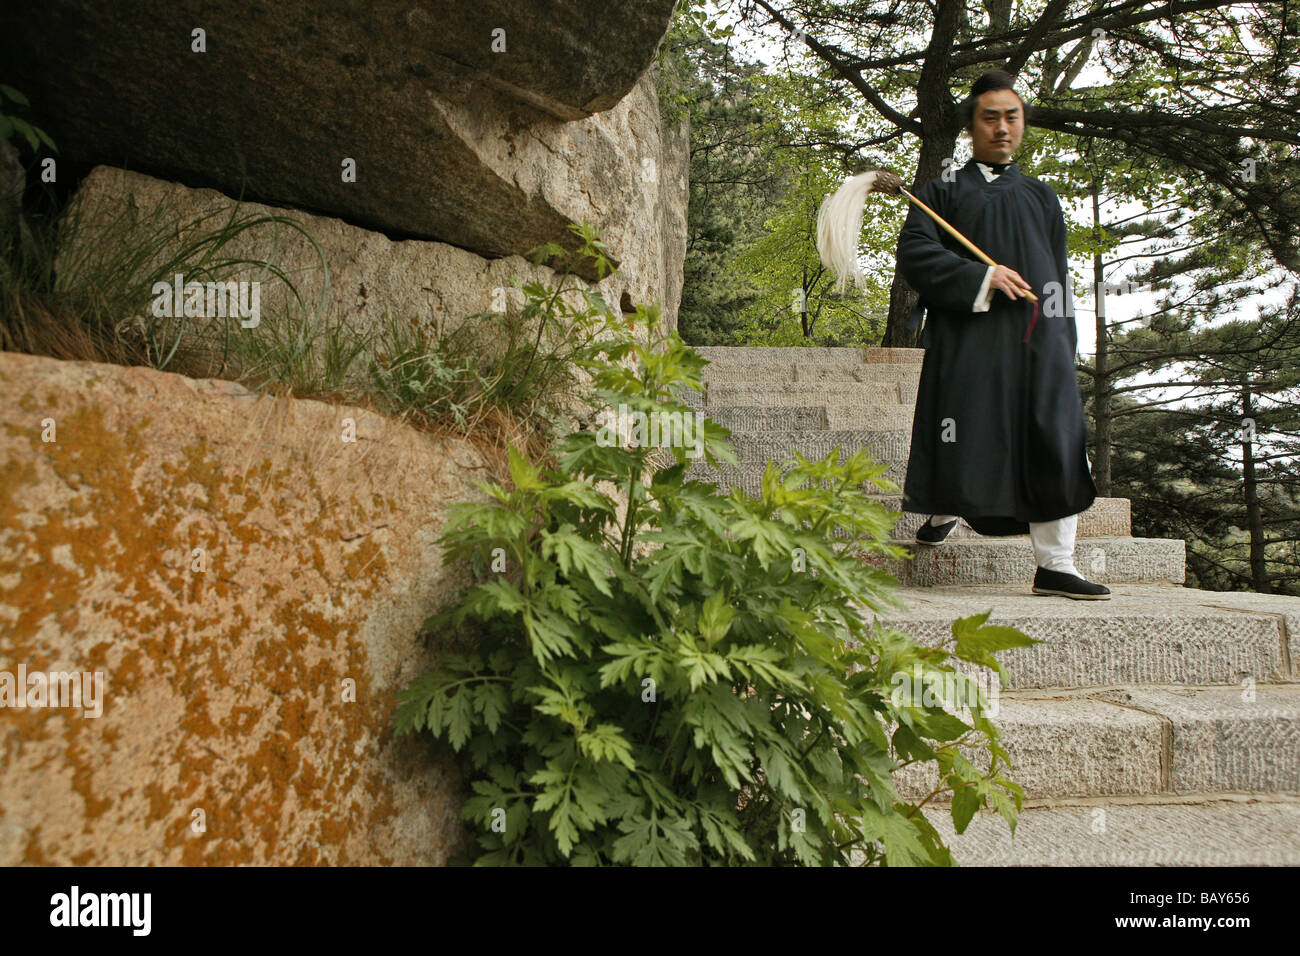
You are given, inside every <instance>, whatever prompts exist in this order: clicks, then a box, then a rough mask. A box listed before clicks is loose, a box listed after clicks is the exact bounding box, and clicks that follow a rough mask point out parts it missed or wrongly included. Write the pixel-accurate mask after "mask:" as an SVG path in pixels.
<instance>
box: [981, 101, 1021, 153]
mask: <svg viewBox="0 0 1300 956" xmlns="http://www.w3.org/2000/svg"><path fill="white" fill-rule="evenodd" d="M1024 112H1025V111H1024V109H1023V108H1022V107H1021V105H1020V97H1018V96H1016V94H1015V91H1014V90H990V91H989V92H988V93H981V94H980V98H979V101H978V102H977V103H976V104H975V118H974V126H973V128H972V129H971V145H972V148H973V149H974V153H975V158H976V159H977V160H981V161H982V162H986V163H1005V162H1008V161H1010V159H1011V154H1012V153H1014V152H1015V151H1016V150H1017V149H1019V148H1020V140H1021V139H1023V138H1024V135H1025V116H1024Z"/></svg>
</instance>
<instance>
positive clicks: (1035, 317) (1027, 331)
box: [1024, 299, 1038, 345]
mask: <svg viewBox="0 0 1300 956" xmlns="http://www.w3.org/2000/svg"><path fill="white" fill-rule="evenodd" d="M1032 305H1033V307H1034V315H1033V317H1032V318H1031V319H1030V320H1029V328H1027V329H1025V338H1024V343H1025V344H1026V345H1028V344H1029V336H1031V335H1033V334H1034V326H1035V325H1037V324H1038V300H1037V299H1035V300H1034V301H1033V303H1032Z"/></svg>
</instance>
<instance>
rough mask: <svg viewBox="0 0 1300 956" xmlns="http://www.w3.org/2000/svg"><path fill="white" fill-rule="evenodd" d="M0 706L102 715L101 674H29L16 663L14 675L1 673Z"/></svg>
mask: <svg viewBox="0 0 1300 956" xmlns="http://www.w3.org/2000/svg"><path fill="white" fill-rule="evenodd" d="M0 707H13V708H16V709H22V708H28V707H30V708H32V709H36V708H44V707H72V708H75V709H80V710H81V711H82V714H81V716H82V717H99V716H100V715H101V714H103V713H104V672H103V671H93V672H92V671H32V672H31V673H30V674H29V673H28V672H27V665H26V664H19V665H18V670H17V672H16V673H10V672H9V671H0Z"/></svg>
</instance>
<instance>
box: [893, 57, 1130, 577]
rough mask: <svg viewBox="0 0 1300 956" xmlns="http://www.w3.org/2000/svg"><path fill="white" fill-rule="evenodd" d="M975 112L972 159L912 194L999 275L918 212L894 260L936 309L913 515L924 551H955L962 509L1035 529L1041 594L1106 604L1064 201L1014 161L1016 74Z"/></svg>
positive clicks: (1006, 528)
mask: <svg viewBox="0 0 1300 956" xmlns="http://www.w3.org/2000/svg"><path fill="white" fill-rule="evenodd" d="M963 109H964V110H965V119H966V128H967V130H968V131H969V132H970V134H971V140H972V146H973V153H974V158H973V159H972V160H971V161H970V162H969V163H967V164H966V165H965V166H962V167H961V168H960V169H950V170H947V171H946V172H945V173H944V174H943V175H941V176H939V177H938V178H936V179H933V180H931V181H930V182H928V183H926V184H925V186H923V187H922V188H921V189H920V190H918V192H917V193H916V195H917V198H918V199H920V200H921V201H922V202H924V203H925V204H926V205H928V206H929V207H930V208H931V209H933V210H934V211H935V212H937V213H938V214H939V215H940V216H942V217H943V218H944V219H946V220H947V221H948V222H949V223H951V224H952V225H953V226H954V227H955V228H956V229H957V231H959V232H960V233H961V234H962V235H964V236H966V238H968V239H969V240H970V241H971V242H973V243H974V244H975V245H976V246H978V247H979V248H980V249H982V250H983V251H984V253H985V254H986V255H988V256H989V257H990V258H991V259H992V260H993V261H994V262H996V263H998V265H997V266H996V267H994V266H986V265H985V264H984V263H982V262H980V261H979V260H978V259H976V258H975V256H974V255H973V254H972V253H971V252H969V251H968V250H967V249H966V248H965V247H964V246H963V245H961V244H960V243H959V242H957V240H956V239H954V238H952V237H951V236H950V235H949V234H948V232H947V231H945V230H943V229H941V227H939V226H938V224H937V223H935V221H934V220H933V219H932V218H930V217H929V216H928V215H926V214H925V213H924V212H922V211H921V210H920V209H918V208H916V207H915V206H912V207H911V208H910V209H909V212H908V216H907V221H906V222H905V223H904V225H903V228H902V231H901V232H900V233H899V237H898V266H899V269H900V270H901V271H902V274H903V277H904V278H905V279H906V280H907V282H908V284H910V285H911V286H912V288H914V289H916V290H917V291H918V292H919V293H920V296H921V299H920V305H919V307H918V309H921V308H923V309H925V310H927V314H926V321H925V326H924V329H923V332H922V345H923V346H924V348H925V358H924V362H923V364H922V366H921V381H920V388H919V391H918V393H917V400H916V412H915V416H914V418H913V422H912V446H911V455H910V458H909V460H908V463H907V478H906V481H905V484H904V488H903V510H905V511H911V512H921V513H929V514H930V516H931V517H930V520H929V521H927V522H926V524H925V525H923V526H922V527H921V529H920V531H918V533H917V540H918V542H920V543H922V544H938V543H939V542H941V541H943V540H944V538H946V537H947V535H948V532H950V531H951V530H952V528H953V527H954V526H955V525H956V523H957V516H958V515H960V516H961V517H963V518H965V519H966V522H967V523H968V524H969V525H970V526H971V527H972V528H974V529H975V530H976V531H977V532H979V533H980V534H986V535H1013V534H1025V533H1028V534H1029V535H1030V537H1031V539H1032V540H1033V545H1034V556H1035V559H1036V563H1037V565H1038V569H1037V571H1036V573H1035V575H1034V583H1033V591H1034V593H1035V594H1059V595H1062V596H1065V597H1070V598H1075V599H1091V600H1106V599H1109V597H1110V591H1109V589H1108V588H1105V587H1103V586H1101V585H1098V584H1093V583H1092V582H1090V581H1086V580H1084V578H1083V577H1082V575H1080V574H1079V572H1078V571H1077V570H1076V569H1075V567H1074V560H1073V555H1074V538H1075V530H1076V527H1077V517H1078V513H1079V512H1080V511H1083V510H1085V509H1086V508H1088V507H1089V506H1091V504H1092V503H1093V500H1094V499H1095V498H1096V496H1097V489H1096V486H1095V485H1094V484H1093V481H1092V474H1091V472H1090V470H1089V468H1088V459H1087V454H1086V449H1087V426H1086V424H1085V421H1084V413H1083V402H1082V400H1081V398H1080V395H1079V386H1078V383H1077V381H1076V379H1075V352H1076V349H1077V347H1078V332H1077V330H1076V329H1075V324H1074V308H1073V303H1072V298H1071V295H1070V274H1069V263H1068V261H1067V258H1066V249H1065V218H1064V216H1063V215H1062V213H1061V204H1060V201H1059V200H1058V199H1057V197H1056V194H1055V193H1054V192H1052V190H1051V189H1050V188H1049V187H1048V186H1047V185H1045V184H1044V183H1041V182H1039V181H1038V180H1037V179H1034V178H1032V177H1029V176H1024V175H1022V174H1021V173H1020V171H1019V170H1017V169H1016V166H1015V163H1013V162H1011V156H1012V154H1013V153H1014V152H1015V150H1016V148H1017V147H1019V145H1020V140H1021V138H1022V137H1023V135H1024V129H1025V119H1026V117H1025V113H1026V110H1027V107H1026V106H1025V104H1024V101H1023V100H1021V98H1020V97H1019V95H1018V94H1017V93H1016V92H1015V90H1014V89H1013V81H1012V78H1011V77H1010V76H1009V75H1008V74H1006V73H1004V72H1002V71H994V72H992V73H986V74H985V75H984V76H982V77H980V78H979V79H978V80H977V81H976V82H975V84H974V86H972V88H971V95H970V96H969V97H968V98H967V100H966V101H965V102H964V103H963ZM1026 290H1032V291H1033V292H1034V293H1035V294H1036V295H1037V296H1038V298H1039V302H1038V308H1034V306H1033V303H1031V302H1030V301H1029V300H1028V299H1027V298H1025V291H1026Z"/></svg>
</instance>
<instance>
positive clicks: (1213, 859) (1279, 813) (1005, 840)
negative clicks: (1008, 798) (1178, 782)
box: [921, 794, 1300, 866]
mask: <svg viewBox="0 0 1300 956" xmlns="http://www.w3.org/2000/svg"><path fill="white" fill-rule="evenodd" d="M921 812H922V813H924V814H925V815H926V817H927V819H929V820H930V822H931V823H932V824H934V827H935V829H936V830H937V831H938V833H939V836H940V838H941V839H942V840H943V842H944V844H945V845H946V846H947V847H948V848H949V849H950V850H951V851H952V855H953V859H954V860H955V861H956V863H957V864H958V865H959V866H1300V799H1297V798H1294V797H1289V796H1282V795H1272V794H1241V795H1226V794H1204V795H1189V796H1188V797H1186V798H1184V799H1180V800H1173V799H1163V798H1162V799H1159V800H1158V801H1157V800H1151V799H1140V800H1120V799H1116V798H1111V799H1108V800H1104V801H1096V800H1087V801H1082V800H1081V801H1072V802H1069V803H1050V804H1034V805H1030V804H1029V803H1028V802H1026V804H1025V806H1024V807H1023V808H1022V809H1021V811H1020V814H1019V816H1018V818H1017V821H1016V835H1015V838H1014V840H1013V839H1012V836H1011V832H1010V829H1009V828H1008V827H1007V824H1006V821H1005V820H1003V819H1002V817H1001V816H999V815H998V814H997V812H996V811H992V810H981V811H980V812H979V813H977V814H975V817H974V818H973V819H972V820H971V822H970V825H969V826H968V827H967V828H966V832H965V833H962V834H960V835H959V834H957V833H956V832H955V831H954V830H953V826H952V816H951V813H950V811H949V809H948V808H947V807H946V806H937V807H931V806H929V805H927V806H926V807H925V809H924V810H922V811H921Z"/></svg>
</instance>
